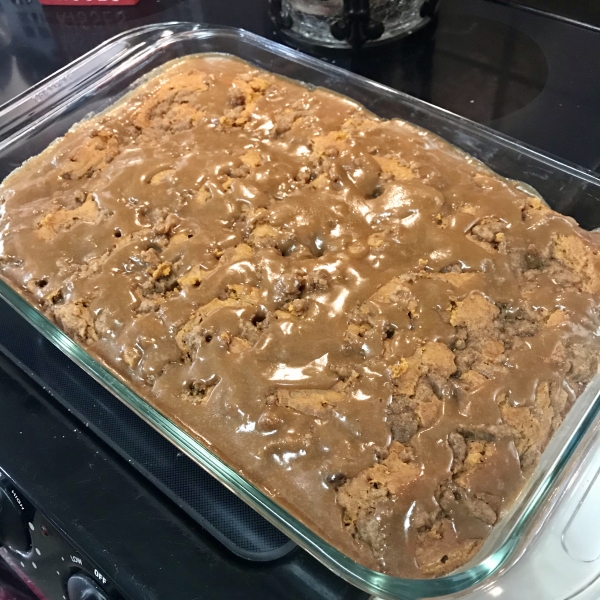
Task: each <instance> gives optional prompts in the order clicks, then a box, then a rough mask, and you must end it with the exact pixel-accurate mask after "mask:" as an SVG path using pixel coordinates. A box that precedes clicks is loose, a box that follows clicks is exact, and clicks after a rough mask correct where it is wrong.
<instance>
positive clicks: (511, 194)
mask: <svg viewBox="0 0 600 600" xmlns="http://www.w3.org/2000/svg"><path fill="white" fill-rule="evenodd" d="M0 197H1V199H2V214H1V223H0V225H1V236H2V237H1V239H2V246H1V253H0V258H1V276H2V277H3V279H4V280H6V281H7V282H9V283H10V284H11V285H12V286H13V287H15V289H17V290H18V291H19V292H20V293H21V294H23V295H24V296H25V297H26V298H27V299H28V300H29V301H30V302H32V303H33V304H34V305H36V306H38V307H39V308H40V309H41V310H43V311H44V312H45V314H47V315H48V316H49V317H50V318H51V319H53V320H54V321H55V322H56V323H57V324H58V325H59V326H60V327H61V328H62V329H63V330H64V331H65V332H66V333H67V334H68V335H69V336H71V337H72V338H73V339H74V340H75V341H76V342H78V343H79V344H80V345H81V346H83V347H84V348H85V349H86V350H87V351H88V352H89V353H91V354H92V355H93V356H94V357H96V358H98V359H99V360H100V361H101V362H102V363H104V364H105V365H106V366H108V368H109V369H111V370H112V371H113V372H114V373H115V374H116V375H117V376H118V377H119V378H121V379H122V380H123V381H125V382H126V383H127V384H128V385H129V386H130V387H132V388H133V389H134V390H135V391H136V392H138V393H139V394H140V395H141V396H143V397H144V398H145V399H146V400H147V401H148V402H149V403H151V404H152V405H154V406H155V407H157V408H158V409H159V410H160V411H161V412H162V413H163V414H165V415H166V416H167V417H169V418H170V419H172V420H173V421H174V422H175V423H177V424H178V425H180V426H181V427H183V428H184V429H185V430H187V431H189V432H190V433H191V434H192V435H194V436H195V437H196V438H198V439H199V440H201V441H202V442H203V443H204V444H206V445H207V446H208V447H209V448H211V449H212V450H213V451H214V452H215V453H216V454H217V455H219V456H221V457H222V458H223V459H224V460H225V461H226V462H227V463H229V464H230V465H231V466H232V467H234V468H235V469H237V470H238V471H239V472H240V473H242V474H243V475H244V476H245V477H246V478H248V479H249V480H250V481H252V482H253V483H254V484H256V485H258V486H259V487H260V488H262V489H263V490H265V491H266V492H267V493H268V494H269V495H270V496H271V497H273V498H274V499H275V500H277V501H278V502H279V503H280V504H282V505H283V506H284V507H286V508H287V509H288V510H289V511H291V512H292V513H293V514H295V515H296V516H297V517H298V518H300V519H301V520H302V521H304V522H305V523H306V524H307V525H308V526H310V527H311V528H312V529H314V530H315V531H316V532H317V533H318V534H319V535H321V536H322V537H324V538H325V539H326V540H328V541H329V542H330V543H331V544H333V545H334V546H336V547H337V548H339V549H340V550H342V551H343V552H345V553H346V554H348V555H350V556H351V557H353V558H354V559H355V560H357V561H359V562H361V563H363V564H364V565H366V566H369V567H371V568H374V569H377V570H380V571H383V572H386V573H389V574H392V575H399V576H405V577H436V576H441V575H443V574H446V573H449V572H451V571H452V570H454V569H456V568H457V567H459V566H461V565H462V564H464V563H465V562H467V561H468V560H469V559H470V558H471V557H472V556H473V555H474V554H475V553H476V551H477V550H478V549H479V548H480V547H481V545H482V543H483V541H484V540H485V538H486V537H487V536H488V534H489V533H490V530H491V529H492V527H493V526H494V524H495V523H496V522H497V521H498V519H499V518H500V517H501V515H502V514H503V512H504V511H505V510H506V509H507V507H508V506H510V504H511V502H512V501H513V500H514V498H515V497H516V495H517V494H518V492H519V490H520V489H521V488H522V487H523V485H524V482H525V481H526V479H527V477H528V476H529V475H530V474H531V472H532V470H533V468H534V467H535V465H536V464H537V462H538V461H539V457H540V453H541V452H542V451H543V449H544V447H545V446H546V444H547V443H548V440H549V439H550V437H551V436H552V434H553V432H554V431H555V430H556V428H557V427H558V426H559V425H560V423H561V422H562V420H563V418H564V416H565V414H566V412H567V411H568V409H569V407H570V406H571V405H572V403H573V401H574V400H575V398H576V397H577V396H578V395H579V394H580V393H581V391H582V390H583V388H584V387H585V385H586V384H587V383H588V382H589V381H590V380H591V379H592V377H593V376H594V374H595V373H596V372H597V371H598V361H597V356H598V348H599V343H598V337H597V335H596V332H597V331H599V329H598V326H599V318H598V302H597V298H598V292H599V291H600V272H599V266H600V259H599V256H598V251H599V248H600V246H599V238H598V235H597V234H594V233H588V232H585V231H583V230H582V229H580V228H579V227H578V226H577V225H576V223H575V222H574V221H573V220H572V219H570V218H568V217H565V216H562V215H560V214H557V213H555V212H553V211H552V210H550V209H548V208H547V207H546V206H545V205H544V204H543V203H542V202H541V201H540V200H539V199H538V198H537V197H535V196H532V195H530V194H529V193H527V192H526V191H525V188H523V187H522V186H520V185H519V184H518V183H516V182H512V181H508V180H505V179H502V178H500V177H499V176H497V175H495V174H494V173H492V172H491V171H489V170H488V169H487V168H485V167H484V166H483V165H482V164H481V163H479V162H478V161H476V160H474V159H472V158H470V157H468V156H467V155H465V154H464V153H462V152H460V151H459V150H457V149H456V148H454V147H452V146H451V145H449V144H448V143H446V142H444V141H442V140H441V139H440V138H438V137H436V136H435V135H433V134H431V133H429V132H426V131H424V130H422V129H419V128H417V127H415V126H412V125H410V124H408V123H405V122H402V121H396V120H394V121H384V120H380V119H378V118H376V117H375V116H373V115H372V114H371V113H369V112H367V111H366V110H364V109H363V108H362V107H361V106H359V105H357V104H356V103H355V102H353V101H351V100H349V99H347V98H344V97H342V96H339V95H336V94H334V93H332V92H328V91H326V90H322V89H317V90H307V89H306V88H305V87H303V86H301V85H299V84H296V83H293V82H291V81H288V80H285V79H283V78H280V77H277V76H274V75H271V74H269V73H265V72H262V71H257V70H255V69H253V67H251V66H250V65H248V64H247V63H244V62H242V61H240V60H237V59H233V58H229V57H225V56H217V55H198V56H193V57H189V58H186V59H183V60H180V61H178V62H176V63H173V64H170V65H168V66H167V67H166V68H165V69H164V70H163V71H161V72H160V73H159V74H158V75H156V76H155V77H153V78H152V79H150V80H149V81H147V82H146V83H144V84H143V85H142V86H141V87H139V88H137V89H136V90H135V91H134V92H133V93H132V94H130V95H129V96H128V97H127V98H126V99H125V100H124V101H122V102H120V103H119V104H118V105H117V106H115V107H114V108H112V109H110V110H109V111H107V112H105V113H103V114H102V115H100V116H98V117H95V118H93V119H91V120H89V121H86V122H84V123H81V124H79V125H77V126H76V127H74V128H73V129H72V130H71V131H70V132H69V133H67V135H66V136H65V137H64V138H62V139H60V140H58V141H57V142H55V143H54V144H53V145H52V146H51V147H50V148H49V149H48V150H46V151H45V152H44V153H42V154H41V155H40V156H38V157H35V158H33V159H32V160H30V161H28V162H27V163H26V164H25V165H24V166H23V167H22V168H20V169H19V170H17V171H15V172H14V173H13V174H11V175H10V176H9V177H8V178H7V179H6V180H5V181H4V183H3V184H2V185H1V186H0Z"/></svg>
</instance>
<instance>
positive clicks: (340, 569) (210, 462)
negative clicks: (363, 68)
mask: <svg viewBox="0 0 600 600" xmlns="http://www.w3.org/2000/svg"><path fill="white" fill-rule="evenodd" d="M202 52H218V53H227V54H230V55H234V56H238V57H240V58H243V59H244V60H246V61H248V62H250V63H253V64H254V65H256V66H257V67H260V68H264V69H266V70H268V71H271V72H273V73H277V74H279V75H283V76H286V77H290V78H293V79H297V80H300V81H302V82H305V83H306V84H309V85H314V86H323V87H327V88H329V89H332V90H334V91H336V92H339V93H341V94H344V95H346V96H349V97H350V98H353V99H354V100H356V101H358V102H360V103H361V104H363V105H364V106H365V107H366V108H368V109H369V110H371V111H373V112H374V113H375V114H377V115H379V116H381V117H388V118H391V117H398V118H402V119H405V120H407V121H410V122H412V123H415V124H416V125H419V126H422V127H425V128H427V129H429V130H431V131H433V132H434V133H436V134H438V135H440V136H442V137H443V138H445V139H447V140H448V141H450V142H451V143H453V144H455V145H456V146H458V147H460V148H462V149H463V150H465V151H466V152H468V153H470V154H472V155H473V156H475V157H476V158H478V159H480V160H481V161H483V162H484V163H485V164H487V165H488V166H489V167H491V168H492V169H494V170H495V171H496V172H498V173H500V174H501V175H503V176H505V177H509V178H512V179H518V180H521V181H523V182H525V183H526V184H527V185H528V186H532V187H533V188H535V189H536V190H537V191H538V192H539V193H540V194H541V195H542V196H543V197H544V199H545V200H546V201H547V202H548V203H549V204H550V205H551V206H552V207H553V208H554V209H556V210H558V211H560V212H563V213H566V214H569V215H571V216H573V217H575V218H576V219H577V220H578V221H579V222H580V223H581V224H582V225H583V226H584V227H586V228H587V229H593V228H596V227H598V226H600V178H598V177H596V176H595V175H594V174H593V173H591V172H586V171H583V170H581V169H578V168H576V167H574V166H570V165H567V164H564V163H561V162H559V161H557V160H556V159H553V158H551V157H548V156H545V155H543V154H541V153H539V152H537V151H536V150H534V149H532V148H528V147H526V146H523V145H521V144H519V143H518V142H516V141H514V140H511V139H509V138H506V137H504V136H502V135H500V134H498V133H496V132H493V131H492V130H490V129H487V128H486V127H483V126H481V125H477V124H475V123H472V122H470V121H468V120H467V119H464V118H462V117H459V116H457V115H454V114H452V113H449V112H447V111H445V110H443V109H440V108H437V107H434V106H431V105H429V104H427V103H425V102H423V101H420V100H416V99H414V98H412V97H410V96H408V95H405V94H402V93H400V92H397V91H395V90H392V89H390V88H387V87H385V86H383V85H380V84H378V83H375V82H372V81H369V80H367V79H364V78H362V77H359V76H356V75H353V74H351V73H349V72H347V71H344V70H342V69H340V68H337V67H334V66H331V65H329V64H326V63H324V62H321V61H319V60H316V59H313V58H310V57H307V56H305V55H303V54H300V53H299V52H296V51H294V50H291V49H289V48H286V47H284V46H281V45H278V44H275V43H273V42H269V41H267V40H264V39H262V38H260V37H258V36H255V35H253V34H250V33H247V32H245V31H242V30H236V29H225V28H219V29H217V28H211V27H206V26H199V25H195V24H191V23H167V24H161V25H150V26H145V27H141V28H138V29H135V30H133V31H131V32H128V33H125V34H121V35H119V36H117V37H115V38H113V39H112V40H109V41H108V42H106V43H104V44H102V45H101V46H99V47H98V48H96V49H95V50H93V51H91V52H89V53H88V54H86V55H84V56H83V57H81V58H80V59H78V60H76V61H75V62H73V63H71V64H70V65H68V66H67V67H65V68H63V69H61V70H60V71H58V72H57V73H55V74H54V75H53V76H51V77H49V78H47V79H46V80H44V81H42V82H41V83H39V84H38V85H36V86H34V87H33V88H31V89H30V90H28V91H26V92H25V93H23V94H21V95H20V96H18V97H17V98H15V99H14V100H13V101H12V102H10V103H8V104H5V105H3V106H1V107H0V180H2V179H4V177H5V176H6V175H8V174H9V173H10V172H11V171H12V170H13V169H15V168H16V167H18V166H19V165H21V164H22V163H23V162H24V161H25V160H27V159H28V158H30V157H31V156H34V155H36V154H38V153H40V152H41V151H42V150H44V149H45V148H46V147H47V146H48V145H49V144H50V143H51V142H52V141H53V140H54V139H56V138H57V137H59V136H61V135H63V134H64V133H66V131H67V130H68V129H69V128H70V127H71V126H72V125H73V124H75V123H77V122H79V121H81V120H83V119H84V118H86V117H87V116H90V115H92V114H96V113H98V112H100V111H102V110H104V109H105V108H107V107H109V106H110V105H112V104H113V103H114V102H115V101H116V100H118V99H119V98H120V97H122V96H123V95H125V94H126V93H127V92H128V91H130V90H131V88H132V86H134V85H135V84H136V82H138V80H139V79H140V78H142V77H143V76H144V75H146V74H148V73H149V72H150V71H152V70H153V69H156V68H158V67H160V66H161V65H163V64H164V63H166V62H167V61H170V60H172V59H176V58H178V57H182V56H185V55H188V54H195V53H202ZM0 297H1V298H2V299H4V300H5V301H6V302H8V303H9V304H10V305H11V306H12V307H13V308H14V309H16V310H17V311H18V312H19V313H20V314H22V315H23V316H24V317H25V318H26V319H27V320H28V321H29V322H30V323H31V324H33V325H34V326H35V327H36V328H37V329H38V330H39V331H40V332H41V333H42V334H43V335H45V336H46V337H47V338H48V339H49V340H50V341H52V342H53V343H54V344H55V345H56V346H57V347H58V348H60V349H61V350H62V351H63V352H64V353H65V354H66V355H68V356H69V357H70V358H71V359H73V360H74V361H75V362H76V363H77V364H78V365H80V366H81V367H82V368H83V369H84V370H85V371H86V372H87V373H88V374H90V375H91V376H92V377H94V378H95V379H96V380H97V381H99V382H100V383H101V384H102V385H104V386H105V387H106V388H107V389H108V390H110V391H111V392H112V393H113V394H115V395H116V396H117V397H118V398H119V399H120V400H121V401H123V402H124V403H125V404H126V405H128V406H129V407H130V408H131V409H132V410H133V411H134V412H136V413H137V414H138V415H139V416H140V417H142V418H143V419H144V420H145V421H147V422H148V423H149V424H150V425H152V426H153V427H154V428H155V429H157V430H158V431H159V432H160V433H162V434H163V435H164V436H165V437H166V438H168V439H169V440H170V441H171V442H172V443H173V444H175V445H176V446H177V447H178V448H180V449H181V450H182V451H183V452H185V453H186V454H187V455H188V456H190V457H191V458H192V459H193V460H195V461H196V462H197V463H198V464H200V465H201V466H202V467H204V468H205V469H206V470H207V471H209V472H210V473H211V474H212V475H213V476H214V477H216V478H217V479H218V480H219V481H221V482H222V483H223V484H224V485H225V486H227V487H228V488H229V489H230V490H231V491H232V492H234V493H235V494H237V495H238V496H239V497H240V498H242V499H243V500H244V501H245V502H247V503H248V504H249V505H250V506H252V507H253V508H254V509H256V510H257V511H258V512H259V513H260V514H262V515H263V516H264V517H265V518H267V519H268V520H269V521H271V522H272V523H273V524H274V525H276V526H277V527H279V528H280V529H281V530H282V531H283V532H284V533H286V534H287V535H288V536H289V537H290V538H292V539H293V540H294V541H296V542H297V543H298V544H299V545H300V546H302V547H303V548H304V549H305V550H307V551H308V552H309V553H311V554H312V555H314V556H315V557H316V558H317V559H319V560H320V561H321V562H323V563H324V564H325V565H327V566H328V567H329V568H330V569H332V570H333V571H334V572H335V573H337V574H338V575H339V576H341V577H343V578H344V579H346V580H348V581H349V582H351V583H352V584H354V585H356V586H358V587H360V588H362V589H364V590H365V591H367V592H369V593H372V594H376V595H377V596H380V597H382V598H389V599H393V598H401V599H405V600H412V599H417V598H428V597H438V596H446V595H448V594H456V593H461V592H462V593H461V594H460V595H461V596H463V594H464V593H465V590H467V595H468V588H472V587H473V586H476V585H477V584H479V586H481V585H491V582H492V581H493V578H494V577H496V576H497V575H498V573H499V572H501V571H503V570H505V569H507V568H508V567H509V566H510V565H511V564H513V563H514V561H515V560H517V558H518V557H519V556H520V555H521V554H522V552H523V550H524V548H525V547H526V546H527V544H528V543H530V542H531V540H532V538H533V537H534V536H535V535H536V533H538V532H539V531H540V530H541V528H542V527H543V525H544V523H545V522H546V520H547V518H548V517H549V515H550V514H551V511H552V509H553V508H554V507H555V506H556V504H557V502H558V501H559V500H560V497H561V494H562V493H563V492H564V490H566V489H567V488H568V487H569V485H571V484H572V483H573V481H574V478H575V477H576V476H577V473H578V469H579V466H580V465H581V463H582V461H583V459H584V457H585V455H586V453H587V452H590V451H591V450H590V449H591V448H592V446H595V445H597V444H598V442H599V440H598V436H594V433H595V426H594V425H595V424H596V423H597V416H598V413H599V412H600V379H599V378H598V377H596V378H595V379H594V381H593V382H592V383H591V384H590V385H589V386H588V388H587V390H586V391H585V392H584V394H583V395H582V396H581V397H580V398H579V399H578V400H577V402H576V403H575V405H574V406H573V408H572V410H571V412H570V413H569V414H568V416H567V418H566V419H565V421H564V423H563V425H562V426H561V427H560V429H559V430H558V432H557V433H556V435H555V436H554V438H553V439H552V440H551V442H550V444H549V446H548V448H547V449H546V451H545V452H544V455H543V457H542V460H541V462H540V464H539V466H538V468H537V469H536V471H535V473H534V474H533V476H532V477H531V479H530V480H529V482H528V484H527V486H526V488H525V489H524V490H523V491H522V493H521V494H520V496H519V498H518V500H517V502H515V504H514V505H513V507H512V508H511V509H510V510H509V512H508V513H507V514H506V515H504V517H503V518H502V519H501V521H500V523H499V524H498V525H497V526H496V527H495V528H494V530H493V532H492V535H491V536H490V538H489V539H488V540H487V542H486V543H485V545H484V546H483V548H482V549H481V550H480V552H479V553H478V554H477V555H476V556H475V557H474V559H473V560H471V561H470V562H469V563H468V564H467V565H465V566H463V567H461V569H459V570H458V571H456V572H454V573H452V574H450V575H448V576H445V577H441V578H437V579H432V580H414V579H403V578H399V577H391V576H389V575H384V574H382V573H378V572H376V571H373V570H370V569H368V568H366V567H363V566H362V565H360V564H358V563H356V562H355V561H353V560H352V559H350V558H349V557H347V556H345V555H344V554H342V553H341V552H340V551H338V550H336V549H335V548H333V547H332V546H331V545H329V544H328V543H327V542H325V541H324V540H323V539H321V538H320V537H319V536H317V535H316V534H315V533H313V532H312V531H311V529H310V528H308V527H307V526H305V525H304V524H303V523H302V522H300V521H299V520H298V519H296V518H294V517H292V516H291V515H290V514H289V513H288V512H287V511H286V510H284V509H283V508H282V507H280V506H279V505H278V504H277V503H276V502H274V501H273V500H271V499H270V498H269V497H268V496H266V495H265V494H264V493H263V492H261V491H260V490H259V489H257V488H256V487H255V486H253V485H252V484H251V483H249V482H248V481H247V480H246V479H244V478H243V477H242V476H240V475H239V474H238V473H237V472H236V471H235V470H233V469H232V468H230V467H229V466H228V465H227V464H226V463H224V462H223V461H222V460H220V459H219V458H218V457H217V456H215V455H214V454H213V453H211V451H210V450H208V449H207V448H206V447H205V446H203V445H202V444H201V443H200V442H198V441H197V440H196V439H194V438H193V437H192V436H190V435H189V434H188V433H186V432H185V431H183V430H182V429H180V428H179V427H178V426H177V425H175V424H174V423H173V422H171V421H170V420H168V419H167V418H165V417H164V416H163V415H162V414H161V413H160V412H158V411H157V410H156V409H154V408H153V407H152V406H151V405H150V404H148V403H147V402H146V401H145V400H143V399H142V398H141V397H140V396H138V395H137V394H135V393H134V392H133V391H132V390H131V389H129V388H128V387H127V385H125V384H124V383H123V382H122V381H121V380H119V379H117V378H116V377H115V376H114V375H113V374H111V373H110V372H109V371H108V370H107V369H106V368H104V367H103V366H102V365H100V364H99V363H98V362H97V361H96V360H94V359H93V358H92V357H91V356H90V355H89V354H88V353H87V352H86V351H84V350H83V349H82V348H80V347H79V346H78V345H77V344H75V343H74V342H73V341H72V340H71V339H70V338H68V337H67V336H66V335H65V334H64V333H63V332H62V331H61V330H60V329H58V328H57V326H56V325H54V324H53V323H51V322H50V321H49V320H48V319H47V318H46V317H44V316H43V315H42V314H41V313H40V312H38V310H37V309H36V308H34V307H33V306H32V305H30V304H29V303H28V302H27V301H25V300H24V299H23V298H22V297H21V296H20V295H19V294H18V293H17V292H16V291H15V290H13V289H12V288H11V287H10V286H9V285H8V284H6V283H5V282H3V281H0Z"/></svg>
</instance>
